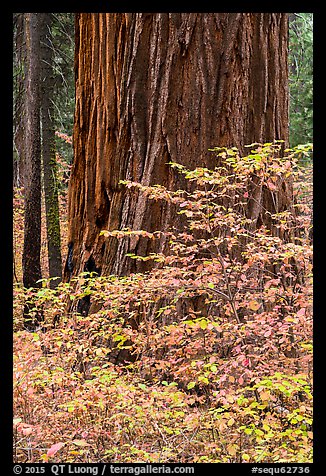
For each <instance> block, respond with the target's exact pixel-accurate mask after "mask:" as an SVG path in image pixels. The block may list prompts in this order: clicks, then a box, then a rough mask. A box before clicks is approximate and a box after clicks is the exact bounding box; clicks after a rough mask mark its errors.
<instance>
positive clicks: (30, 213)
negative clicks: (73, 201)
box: [23, 13, 42, 288]
mask: <svg viewBox="0 0 326 476" xmlns="http://www.w3.org/2000/svg"><path fill="white" fill-rule="evenodd" d="M37 15H38V14H37V13H27V14H26V49H27V58H28V70H27V82H26V126H25V161H26V162H25V173H26V178H25V181H24V183H25V210H24V249H23V283H24V286H25V287H26V288H29V287H38V286H39V284H37V281H38V280H39V279H41V277H42V276H41V264H40V251H41V139H40V61H39V58H40V29H39V19H38V16H37Z"/></svg>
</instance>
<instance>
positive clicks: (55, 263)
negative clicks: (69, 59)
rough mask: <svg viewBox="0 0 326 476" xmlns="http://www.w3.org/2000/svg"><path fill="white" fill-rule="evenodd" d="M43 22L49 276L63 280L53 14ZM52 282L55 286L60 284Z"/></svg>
mask: <svg viewBox="0 0 326 476" xmlns="http://www.w3.org/2000/svg"><path fill="white" fill-rule="evenodd" d="M39 16H40V24H41V27H40V28H41V93H42V96H41V120H42V158H43V179H44V196H45V211H46V230H47V249H48V262H49V275H50V277H51V278H54V277H57V278H58V280H61V276H62V260H61V237H60V220H59V201H58V181H57V164H56V155H55V154H56V151H55V128H54V104H53V100H52V94H53V89H54V82H55V78H54V68H53V47H52V44H53V41H52V33H51V29H52V22H53V19H52V14H51V13H40V14H39ZM58 280H56V281H51V286H52V287H54V286H55V285H56V284H57V283H58Z"/></svg>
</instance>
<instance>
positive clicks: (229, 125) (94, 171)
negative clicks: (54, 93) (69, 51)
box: [65, 13, 288, 279]
mask: <svg viewBox="0 0 326 476" xmlns="http://www.w3.org/2000/svg"><path fill="white" fill-rule="evenodd" d="M287 31H288V19H287V15H286V14H283V13H257V14H253V13H235V14H233V13H232V14H231V13H156V14H147V13H131V14H114V13H110V14H104V13H101V14H77V16H76V50H75V74H76V112H75V127H74V154H75V157H74V163H73V168H72V174H71V182H70V189H69V222H70V229H69V245H70V248H69V250H70V251H71V253H70V268H69V266H68V268H69V269H70V270H72V265H71V263H73V274H75V275H76V274H78V273H79V272H81V271H83V270H87V271H92V270H94V268H95V267H96V268H98V270H99V271H100V272H101V273H102V274H118V275H124V274H128V273H130V272H134V271H143V270H145V269H146V266H149V265H148V264H147V263H145V264H144V263H141V264H138V263H137V262H135V261H134V260H131V259H129V258H126V257H125V254H126V253H127V252H133V253H136V254H139V255H145V254H146V253H149V252H154V251H159V250H160V249H162V247H163V246H164V243H163V240H162V241H161V242H160V243H156V244H155V243H153V242H149V241H148V240H146V239H145V238H140V239H138V238H132V239H130V240H119V241H118V240H116V239H115V238H110V239H104V238H103V236H99V233H100V231H101V230H102V229H108V230H113V229H122V228H125V227H129V228H131V229H138V230H139V229H145V230H147V231H154V230H168V229H170V228H171V226H178V220H180V218H179V216H177V215H176V214H175V211H173V210H172V209H171V208H170V206H169V205H167V204H162V203H153V202H152V201H148V200H146V199H145V198H144V197H143V196H141V195H138V194H137V193H134V192H133V193H132V194H130V193H127V192H125V190H124V188H123V187H122V186H121V185H119V181H120V180H122V179H128V180H132V181H138V182H141V183H142V184H144V185H154V184H163V185H165V186H167V187H168V188H172V189H178V188H181V187H183V186H186V184H185V183H184V182H183V181H182V179H181V178H180V176H178V175H177V174H176V172H175V171H173V170H171V168H170V167H169V166H168V165H167V162H170V161H175V162H179V163H182V164H183V165H185V166H187V167H188V168H195V167H196V166H213V164H214V161H215V160H216V159H215V158H214V156H213V154H212V153H211V152H209V151H208V149H209V148H212V147H214V146H237V147H239V148H240V150H241V149H242V148H243V146H244V145H245V144H250V143H252V142H255V141H257V142H266V141H273V140H274V139H284V140H285V141H287V140H288V86H287V76H288V73H287V42H288V32H287ZM254 193H255V194H256V196H257V197H256V198H257V200H258V204H257V203H256V202H254V201H253V203H252V204H251V205H250V206H251V208H252V211H251V212H250V213H251V215H252V216H253V217H255V219H256V221H257V223H258V222H259V220H260V221H261V222H263V221H264V219H263V207H265V208H267V209H270V208H271V204H270V200H271V198H270V197H264V196H263V195H262V193H261V190H259V187H258V188H257V190H256V191H254ZM287 195H288V190H285V189H284V190H280V192H279V194H278V198H277V199H278V207H279V208H280V209H282V207H285V206H286V204H287ZM272 211H273V212H275V209H274V205H273V209H272ZM68 258H69V256H68ZM91 268H93V269H91ZM71 273H72V271H69V272H68V271H67V266H66V273H65V274H66V278H67V279H68V278H69V276H71Z"/></svg>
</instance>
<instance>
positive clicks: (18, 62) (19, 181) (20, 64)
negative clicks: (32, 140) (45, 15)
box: [13, 13, 27, 187]
mask: <svg viewBox="0 0 326 476" xmlns="http://www.w3.org/2000/svg"><path fill="white" fill-rule="evenodd" d="M24 16H25V15H24V14H23V13H18V14H15V15H14V45H15V50H14V111H13V112H14V120H13V125H14V161H13V166H14V167H13V172H14V184H13V185H14V187H21V186H23V185H24V163H25V134H24V127H25V126H24V122H25V107H24V106H25V102H26V73H27V64H26V37H25V36H26V31H25V23H26V22H25V18H24Z"/></svg>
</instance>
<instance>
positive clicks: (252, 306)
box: [249, 301, 260, 311]
mask: <svg viewBox="0 0 326 476" xmlns="http://www.w3.org/2000/svg"><path fill="white" fill-rule="evenodd" d="M259 308H260V304H259V302H257V301H250V302H249V309H251V310H252V311H257V309H259Z"/></svg>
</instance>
